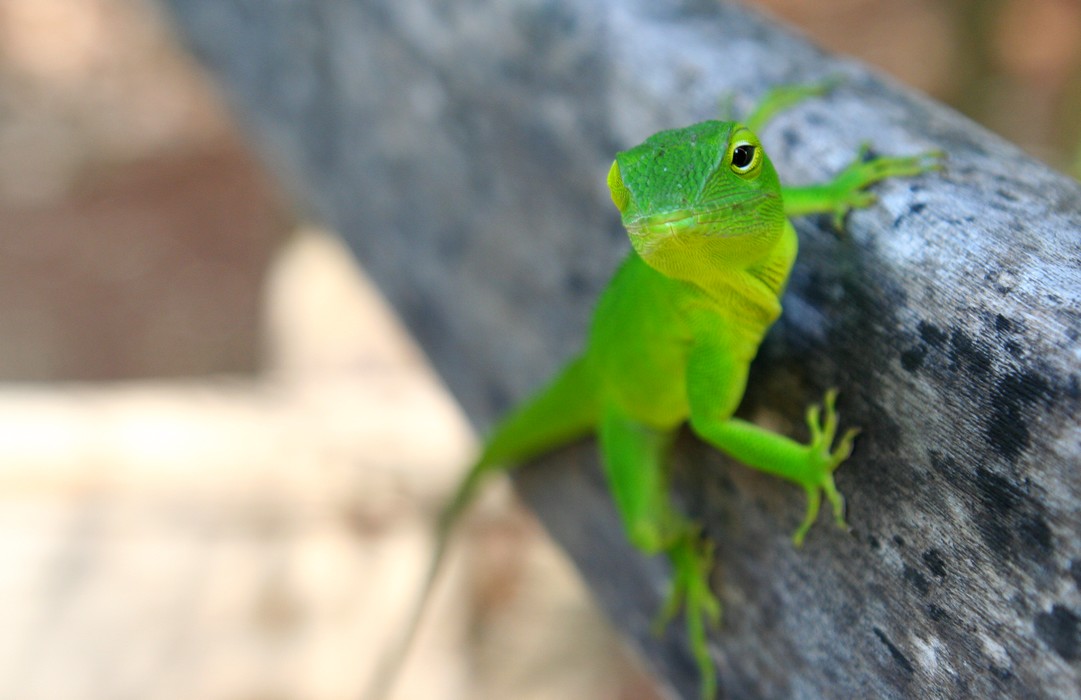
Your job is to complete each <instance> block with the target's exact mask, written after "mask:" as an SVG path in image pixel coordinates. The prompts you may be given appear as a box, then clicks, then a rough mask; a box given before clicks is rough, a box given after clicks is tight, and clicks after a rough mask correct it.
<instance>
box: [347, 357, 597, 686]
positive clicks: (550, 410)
mask: <svg viewBox="0 0 1081 700" xmlns="http://www.w3.org/2000/svg"><path fill="white" fill-rule="evenodd" d="M594 376H595V375H594V374H593V372H592V371H591V370H590V368H589V366H588V362H587V361H586V359H585V358H584V357H579V358H577V359H576V360H574V361H572V362H570V363H569V364H568V365H567V366H566V367H565V368H564V369H563V371H562V372H560V373H559V374H558V375H556V377H555V379H553V380H552V382H551V383H550V384H549V385H548V386H547V387H546V388H544V389H542V390H541V391H540V392H539V393H538V394H537V395H535V396H534V397H533V398H532V399H530V400H529V401H526V402H525V403H524V404H523V405H522V406H520V407H519V408H518V409H516V410H515V411H513V412H511V414H510V415H509V416H507V418H506V419H504V420H503V422H501V423H500V424H499V425H498V426H497V427H496V429H495V431H494V432H493V433H492V435H491V436H490V437H489V438H488V440H487V442H486V443H485V447H484V451H483V452H482V453H481V456H480V458H479V459H478V460H477V461H476V462H475V463H474V464H473V466H472V467H471V468H470V470H469V472H468V473H467V474H466V476H465V478H464V479H463V480H462V481H461V483H460V484H459V485H458V489H457V491H455V493H454V496H453V497H452V498H451V500H450V501H449V502H448V503H447V505H446V507H445V508H444V509H443V511H442V513H441V514H440V516H439V521H438V523H437V525H436V532H435V549H434V550H433V552H432V558H431V560H430V562H429V564H428V571H427V574H426V575H425V578H424V585H423V586H422V588H421V590H420V595H419V597H418V599H417V603H416V604H415V605H414V607H413V611H412V614H411V615H410V618H409V621H408V624H407V625H406V627H405V630H404V632H403V634H402V635H401V637H399V639H398V642H397V644H396V645H395V646H394V647H393V649H392V650H391V652H390V654H389V655H388V656H387V657H386V659H385V661H384V662H383V663H382V664H381V665H380V666H379V667H378V668H377V669H376V672H375V675H374V677H373V678H372V681H371V683H370V684H369V685H368V687H367V689H366V690H365V692H364V694H363V695H362V696H361V697H362V698H363V700H382V698H384V697H385V696H386V695H387V694H388V693H389V692H390V691H391V690H392V688H393V685H394V682H395V680H396V679H397V677H398V674H399V672H400V671H401V668H402V665H403V664H404V662H405V659H406V657H407V656H408V653H409V649H410V648H411V647H412V645H413V642H414V640H415V638H416V636H417V632H418V631H419V629H420V625H421V622H423V620H424V614H425V612H426V611H427V609H428V604H429V602H430V600H431V598H432V593H433V591H434V589H435V584H436V582H437V581H438V578H439V572H440V571H441V570H442V568H443V563H444V560H445V559H446V555H447V549H448V545H449V543H450V538H451V535H452V534H453V530H454V527H455V525H457V523H458V521H459V520H460V519H461V516H462V514H463V513H464V512H465V510H466V509H467V508H468V507H469V505H470V504H471V503H472V502H473V499H474V497H475V496H476V494H477V491H478V490H479V488H480V486H481V485H482V483H483V482H484V480H485V478H486V477H488V476H489V475H490V474H492V473H494V472H499V471H510V470H511V469H513V468H514V467H516V466H518V465H519V464H521V463H523V462H526V461H528V460H530V459H532V458H534V457H537V456H539V455H541V454H543V453H545V452H548V451H549V450H551V449H553V448H555V447H558V446H560V445H564V444H567V443H569V442H573V441H575V440H577V439H580V438H583V437H585V436H587V435H589V434H590V433H592V432H593V431H594V430H595V428H596V425H597V421H598V418H599V408H598V407H599V401H598V392H597V386H596V382H595V381H594Z"/></svg>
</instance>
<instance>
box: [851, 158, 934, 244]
mask: <svg viewBox="0 0 1081 700" xmlns="http://www.w3.org/2000/svg"><path fill="white" fill-rule="evenodd" d="M870 153H871V147H870V145H869V144H866V143H864V144H863V145H862V146H860V150H859V153H858V154H856V158H855V159H854V160H853V161H852V162H851V163H850V164H849V165H848V167H846V168H845V169H844V170H842V171H841V173H840V174H839V175H838V176H837V178H836V179H835V180H834V181H833V183H832V186H833V187H834V188H835V189H836V191H837V192H838V195H839V196H838V197H837V200H836V204H835V205H834V208H833V226H834V228H836V229H837V230H838V231H840V230H841V229H842V226H843V224H844V218H845V216H846V215H847V214H848V212H850V211H852V210H853V209H863V208H865V207H869V206H871V205H872V204H874V203H875V202H876V201H877V199H878V198H877V197H876V196H875V195H874V194H871V193H870V192H865V191H864V190H865V189H866V188H867V187H869V186H871V185H873V184H874V183H876V182H880V181H882V180H886V179H888V178H891V177H911V176H913V175H919V174H920V173H925V172H928V171H931V170H941V169H942V160H943V159H944V158H945V154H944V153H943V152H942V151H929V152H927V153H921V154H919V155H915V156H900V157H877V158H870V157H869V156H870Z"/></svg>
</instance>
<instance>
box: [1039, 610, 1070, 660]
mask: <svg viewBox="0 0 1081 700" xmlns="http://www.w3.org/2000/svg"><path fill="white" fill-rule="evenodd" d="M1035 627H1036V635H1037V636H1038V637H1039V638H1040V639H1042V640H1043V641H1044V643H1045V644H1047V646H1049V647H1051V648H1052V649H1054V650H1055V653H1056V654H1058V655H1059V656H1061V657H1062V658H1063V659H1065V660H1066V661H1076V660H1077V659H1078V658H1081V618H1079V617H1078V616H1077V613H1075V612H1074V611H1072V610H1070V609H1069V608H1067V607H1065V606H1063V605H1055V606H1052V608H1051V610H1050V612H1042V613H1040V614H1039V615H1037V616H1036V621H1035Z"/></svg>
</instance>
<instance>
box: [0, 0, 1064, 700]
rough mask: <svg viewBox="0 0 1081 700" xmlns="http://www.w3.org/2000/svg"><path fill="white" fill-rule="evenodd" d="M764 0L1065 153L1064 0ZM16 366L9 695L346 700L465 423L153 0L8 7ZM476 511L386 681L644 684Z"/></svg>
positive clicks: (3, 52) (422, 557) (484, 685)
mask: <svg viewBox="0 0 1081 700" xmlns="http://www.w3.org/2000/svg"><path fill="white" fill-rule="evenodd" d="M757 4H759V5H761V6H762V7H763V8H765V9H766V10H767V11H769V12H771V13H772V14H774V15H775V16H777V17H779V18H783V19H784V20H785V21H787V22H789V23H791V24H794V25H796V26H799V27H801V28H802V30H803V31H804V32H805V33H807V34H809V35H810V36H811V37H812V38H813V39H814V40H815V41H817V42H818V43H820V44H822V45H823V46H825V47H826V48H829V49H831V50H834V51H837V52H841V53H846V54H850V55H854V56H858V57H860V58H861V59H863V60H864V61H866V62H868V63H871V64H873V65H875V66H877V67H879V68H880V69H881V70H882V71H884V72H886V73H888V74H891V75H892V76H894V77H895V78H896V79H898V80H900V81H902V82H905V83H907V84H908V85H911V86H913V87H915V88H917V89H920V90H923V91H925V92H927V93H929V94H931V95H932V96H933V97H935V98H936V99H939V100H941V101H944V102H946V103H947V104H950V105H952V106H954V107H956V108H957V109H959V110H961V111H962V112H964V113H966V114H968V115H969V116H971V117H972V118H974V119H976V120H977V121H979V122H981V123H983V124H984V125H986V126H988V127H989V128H991V129H992V130H994V131H996V132H998V133H1000V134H1002V135H1003V136H1005V137H1007V138H1009V139H1010V140H1012V141H1014V142H1016V143H1018V144H1019V145H1021V146H1022V147H1023V148H1025V149H1026V150H1027V151H1029V152H1030V153H1032V154H1033V155H1035V156H1036V157H1038V158H1041V159H1043V160H1044V161H1045V162H1047V163H1048V164H1050V165H1051V166H1052V167H1055V168H1058V169H1060V170H1062V171H1064V172H1073V173H1075V174H1081V119H1078V116H1079V115H1081V3H1079V2H1077V0H978V1H977V0H913V1H912V2H907V3H896V2H891V1H890V0H829V1H827V0H819V1H818V2H815V3H808V2H805V1H803V0H763V2H760V3H757ZM0 381H2V383H0V561H2V562H3V563H2V566H0V698H21V699H29V698H49V699H62V698H87V699H97V698H121V697H132V698H147V699H152V698H215V699H216V698H220V699H222V700H226V699H228V700H257V699H267V700H270V699H277V698H281V699H286V698H303V699H308V698H312V699H322V698H326V699H328V700H329V699H331V698H352V697H355V696H356V695H357V692H358V690H359V689H360V688H361V687H362V685H363V682H364V680H365V678H366V677H367V675H368V674H369V672H370V669H371V666H372V664H373V663H374V661H375V658H376V657H377V656H378V654H379V652H380V650H382V649H385V647H386V645H387V643H388V641H389V639H390V638H391V637H392V636H393V633H394V631H395V630H397V629H399V628H400V626H401V624H402V620H403V616H404V613H405V611H406V609H407V608H408V605H409V604H410V602H411V600H412V590H413V587H415V586H416V585H417V584H418V583H419V581H420V579H421V575H422V570H423V567H424V565H425V562H426V557H427V555H428V553H429V547H430V541H429V539H428V533H429V528H430V524H431V519H432V517H433V515H434V513H435V511H436V509H437V508H438V506H439V504H440V503H441V501H442V499H443V498H444V497H445V495H446V493H447V491H448V490H449V489H450V488H451V486H452V484H453V483H454V481H455V479H456V476H457V474H459V472H460V470H461V469H462V467H463V466H464V465H465V464H466V463H467V461H468V459H469V456H470V454H471V451H472V449H473V445H474V437H473V435H472V433H471V431H470V428H469V426H468V424H467V421H466V420H465V419H464V417H463V416H462V415H461V414H460V412H459V411H458V409H457V408H456V406H455V405H454V403H453V399H452V398H450V397H449V396H448V395H447V394H446V392H445V391H444V390H443V389H442V387H441V385H440V383H439V381H438V378H437V377H435V376H434V374H433V373H432V371H431V370H430V369H429V368H428V366H427V365H426V363H425V360H424V358H423V356H422V354H421V353H420V352H419V351H418V350H417V349H416V347H415V346H414V345H413V344H412V343H411V341H410V339H409V338H408V337H407V335H406V334H405V333H404V332H403V331H402V329H401V327H400V326H399V324H398V323H397V321H396V320H395V319H394V317H393V315H392V314H391V312H390V311H388V310H387V308H386V307H385V305H384V304H383V302H382V301H381V299H380V298H379V295H378V293H377V291H376V290H374V289H373V288H372V287H371V285H370V284H369V283H368V282H367V281H366V280H365V278H364V276H363V273H362V271H361V270H360V268H359V267H358V265H357V264H356V262H355V261H354V260H353V259H352V258H351V257H350V255H349V254H348V252H347V251H346V250H345V249H344V248H343V246H342V245H341V244H340V243H339V242H338V240H337V239H336V238H335V236H334V235H333V233H332V232H325V231H320V230H317V229H314V228H313V227H311V226H308V225H306V224H305V223H304V222H303V221H300V220H298V218H297V216H296V214H295V213H294V211H293V210H292V209H291V207H290V204H289V202H288V201H287V200H286V199H285V197H284V196H283V195H282V193H281V192H280V191H279V189H278V187H277V186H276V184H275V182H274V179H273V176H272V175H270V174H269V173H268V172H267V171H266V170H265V169H264V168H263V167H262V166H261V164H260V163H259V161H258V159H257V157H256V156H255V155H254V154H253V152H252V151H251V150H250V149H249V147H248V145H247V144H246V143H245V142H244V136H243V133H242V132H241V127H239V126H238V125H236V124H235V123H234V122H233V121H232V120H231V118H230V115H229V114H228V111H227V109H226V108H225V106H224V101H223V100H222V98H221V96H220V95H219V94H218V93H217V92H216V88H215V86H214V85H213V84H212V83H210V82H209V80H208V79H207V76H205V75H204V74H203V73H202V72H201V71H200V69H199V67H198V66H197V65H195V64H194V62H193V61H192V59H191V58H190V57H188V56H187V55H186V54H185V52H184V50H183V48H182V47H181V45H180V43H179V42H178V40H177V39H176V37H175V36H173V34H172V33H171V29H170V26H169V22H168V17H167V15H166V14H165V13H164V12H163V10H162V8H161V7H160V6H159V5H157V4H156V3H155V2H153V0H0ZM466 530H467V532H466V533H464V536H463V537H461V538H459V543H460V545H459V546H458V547H457V548H456V554H455V557H454V561H452V562H451V567H450V571H449V572H448V573H449V575H448V576H447V580H446V581H445V585H444V586H443V587H442V588H441V592H440V596H439V600H438V601H437V602H438V604H437V605H436V606H435V610H434V612H433V624H432V625H430V626H429V627H428V628H426V630H425V633H424V635H423V636H422V638H421V640H420V644H419V645H418V650H417V653H416V654H415V655H414V658H413V660H412V661H411V662H410V666H409V667H408V668H407V670H406V673H405V674H404V676H403V678H404V682H403V683H402V684H401V686H400V688H399V689H398V693H397V695H396V697H398V698H419V697H436V698H453V697H469V698H505V697H515V698H652V697H655V696H656V695H655V692H654V691H653V690H652V688H651V686H650V683H649V681H648V680H647V679H646V677H645V676H644V675H643V674H642V673H641V671H638V670H636V669H637V666H636V664H635V662H634V660H633V659H632V658H630V656H629V655H628V653H627V652H626V651H624V650H623V649H622V648H621V646H620V644H619V642H618V641H617V640H615V639H614V638H613V636H612V634H611V633H610V632H609V630H608V628H607V626H606V624H605V623H604V622H603V620H602V619H601V618H600V616H599V615H598V614H597V613H596V612H595V611H594V609H593V607H592V605H591V603H590V601H589V598H588V594H587V593H586V592H585V591H583V589H582V587H581V585H580V584H579V583H578V581H577V579H576V578H575V576H574V574H573V572H572V570H571V569H570V567H569V566H568V565H567V563H566V562H565V561H564V560H563V559H562V558H561V556H560V555H559V554H558V553H557V552H555V551H553V549H552V548H551V547H550V545H548V544H547V542H546V540H545V539H544V537H543V534H542V533H541V532H540V531H539V528H538V527H537V525H536V524H535V523H534V521H533V520H532V519H531V518H530V517H529V516H528V515H526V514H524V513H523V512H522V511H520V510H519V509H518V508H517V507H516V506H515V504H514V502H513V498H511V497H510V495H509V493H508V491H507V489H506V488H496V489H493V491H492V493H491V494H490V495H489V496H488V497H486V499H485V502H484V503H482V504H481V505H480V507H479V508H478V509H477V511H476V513H475V514H474V516H473V517H472V518H471V521H470V523H469V524H468V526H467V527H466ZM410 669H411V670H410ZM421 669H423V670H422V671H421Z"/></svg>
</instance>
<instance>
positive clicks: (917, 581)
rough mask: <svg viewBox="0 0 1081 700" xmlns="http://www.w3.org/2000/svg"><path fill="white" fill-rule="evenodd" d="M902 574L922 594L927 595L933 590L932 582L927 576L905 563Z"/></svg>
mask: <svg viewBox="0 0 1081 700" xmlns="http://www.w3.org/2000/svg"><path fill="white" fill-rule="evenodd" d="M901 575H902V576H903V577H904V579H905V581H906V582H908V584H909V585H911V586H912V587H913V588H915V589H916V591H917V592H918V593H919V594H920V595H927V594H928V593H930V592H931V582H930V581H928V580H927V577H926V576H924V575H923V574H921V573H920V572H919V571H918V570H916V569H914V568H912V567H911V566H909V565H907V564H905V568H904V570H903V571H902V574H901Z"/></svg>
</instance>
